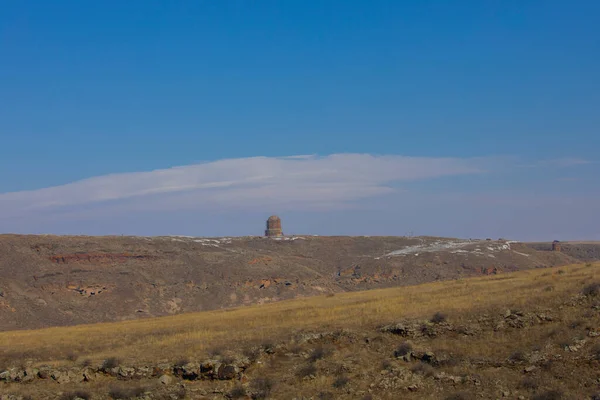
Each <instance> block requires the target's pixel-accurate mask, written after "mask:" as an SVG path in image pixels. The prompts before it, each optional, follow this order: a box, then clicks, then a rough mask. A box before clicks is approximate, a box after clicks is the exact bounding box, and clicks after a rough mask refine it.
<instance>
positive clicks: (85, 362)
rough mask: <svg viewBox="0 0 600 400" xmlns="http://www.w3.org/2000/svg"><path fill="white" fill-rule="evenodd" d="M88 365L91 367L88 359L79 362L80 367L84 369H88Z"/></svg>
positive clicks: (90, 361)
mask: <svg viewBox="0 0 600 400" xmlns="http://www.w3.org/2000/svg"><path fill="white" fill-rule="evenodd" d="M90 365H92V360H90V359H89V358H86V359H85V360H83V361H82V362H81V366H82V367H84V368H85V367H89V366H90Z"/></svg>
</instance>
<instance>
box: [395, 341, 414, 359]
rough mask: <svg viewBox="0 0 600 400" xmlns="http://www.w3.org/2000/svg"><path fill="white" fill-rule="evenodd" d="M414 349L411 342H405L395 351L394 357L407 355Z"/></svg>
mask: <svg viewBox="0 0 600 400" xmlns="http://www.w3.org/2000/svg"><path fill="white" fill-rule="evenodd" d="M411 351H412V346H411V344H410V343H407V342H404V343H402V344H400V346H398V348H397V349H396V350H395V351H394V357H402V356H405V355H407V354H408V353H410V352H411Z"/></svg>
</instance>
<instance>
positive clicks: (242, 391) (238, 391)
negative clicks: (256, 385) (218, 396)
mask: <svg viewBox="0 0 600 400" xmlns="http://www.w3.org/2000/svg"><path fill="white" fill-rule="evenodd" d="M247 395H248V394H247V392H246V388H245V387H243V386H236V387H234V388H233V389H231V392H229V397H231V398H232V399H239V398H242V397H246V396H247Z"/></svg>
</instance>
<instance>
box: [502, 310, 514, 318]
mask: <svg viewBox="0 0 600 400" xmlns="http://www.w3.org/2000/svg"><path fill="white" fill-rule="evenodd" d="M511 315H512V312H511V311H510V310H506V311H504V314H503V315H502V316H503V317H504V318H508V317H510V316H511Z"/></svg>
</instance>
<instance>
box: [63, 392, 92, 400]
mask: <svg viewBox="0 0 600 400" xmlns="http://www.w3.org/2000/svg"><path fill="white" fill-rule="evenodd" d="M91 398H92V395H91V394H90V393H88V392H85V391H83V390H77V391H75V392H67V393H63V394H62V396H60V400H75V399H83V400H90V399H91Z"/></svg>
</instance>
